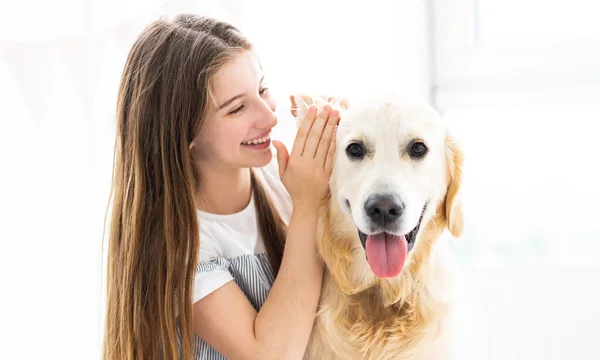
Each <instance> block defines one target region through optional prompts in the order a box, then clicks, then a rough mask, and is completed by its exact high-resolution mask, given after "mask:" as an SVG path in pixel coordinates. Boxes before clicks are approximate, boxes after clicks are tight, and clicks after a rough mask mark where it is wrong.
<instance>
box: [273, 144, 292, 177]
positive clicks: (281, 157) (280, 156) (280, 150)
mask: <svg viewBox="0 0 600 360" xmlns="http://www.w3.org/2000/svg"><path fill="white" fill-rule="evenodd" d="M273 146H275V149H277V164H278V165H279V178H280V179H281V178H282V177H283V172H284V171H285V169H286V167H287V162H288V159H289V158H290V155H289V154H288V151H287V148H286V147H285V145H283V143H282V142H281V141H279V140H273Z"/></svg>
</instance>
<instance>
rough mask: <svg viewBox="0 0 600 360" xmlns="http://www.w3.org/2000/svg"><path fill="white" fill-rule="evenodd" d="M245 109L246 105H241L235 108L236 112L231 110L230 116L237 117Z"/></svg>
mask: <svg viewBox="0 0 600 360" xmlns="http://www.w3.org/2000/svg"><path fill="white" fill-rule="evenodd" d="M243 109H244V105H240V106H238V107H237V108H235V109H234V110H231V111H230V112H229V115H235V114H237V113H239V112H240V111H242V110H243Z"/></svg>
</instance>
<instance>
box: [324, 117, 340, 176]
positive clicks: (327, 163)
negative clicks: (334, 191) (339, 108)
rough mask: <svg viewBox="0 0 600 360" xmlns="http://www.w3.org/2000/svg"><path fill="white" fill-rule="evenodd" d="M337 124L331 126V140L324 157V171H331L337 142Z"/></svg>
mask: <svg viewBox="0 0 600 360" xmlns="http://www.w3.org/2000/svg"><path fill="white" fill-rule="evenodd" d="M337 129H338V127H337V125H336V126H335V127H334V128H333V131H332V134H331V142H330V143H329V149H328V151H327V158H326V159H325V171H327V172H329V173H331V171H332V170H333V162H334V160H335V151H336V144H337Z"/></svg>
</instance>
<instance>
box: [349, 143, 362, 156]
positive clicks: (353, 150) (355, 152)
mask: <svg viewBox="0 0 600 360" xmlns="http://www.w3.org/2000/svg"><path fill="white" fill-rule="evenodd" d="M346 154H348V156H350V157H351V158H362V157H363V156H365V151H364V149H363V147H362V146H361V145H360V144H357V143H352V144H350V145H348V147H347V148H346Z"/></svg>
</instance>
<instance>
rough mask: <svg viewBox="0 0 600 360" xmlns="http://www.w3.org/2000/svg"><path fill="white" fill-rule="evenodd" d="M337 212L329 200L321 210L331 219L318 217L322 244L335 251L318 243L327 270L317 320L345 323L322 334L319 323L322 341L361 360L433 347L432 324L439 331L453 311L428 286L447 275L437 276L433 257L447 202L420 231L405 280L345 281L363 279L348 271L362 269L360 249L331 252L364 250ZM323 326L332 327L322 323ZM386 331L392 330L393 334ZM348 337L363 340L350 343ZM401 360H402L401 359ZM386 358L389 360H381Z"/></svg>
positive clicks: (317, 329)
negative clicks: (422, 343) (324, 338)
mask: <svg viewBox="0 0 600 360" xmlns="http://www.w3.org/2000/svg"><path fill="white" fill-rule="evenodd" d="M336 206H337V204H335V201H334V200H332V199H330V200H329V206H328V207H324V208H323V210H322V211H323V212H327V213H322V214H321V215H322V216H321V217H320V218H321V219H322V222H321V224H320V225H321V228H320V231H321V232H320V233H322V234H325V235H324V236H323V237H322V239H329V240H330V241H335V242H336V245H335V246H332V245H331V244H327V243H323V242H322V241H320V242H319V251H320V254H321V256H322V258H323V260H324V262H325V263H326V265H327V269H326V272H325V278H324V283H323V292H322V295H321V298H322V299H321V304H320V309H319V314H318V316H321V317H332V318H340V319H346V321H345V322H344V323H341V324H339V327H338V328H336V329H331V328H328V329H324V328H321V329H319V319H318V320H317V326H316V331H321V333H322V335H325V334H326V335H325V336H328V337H336V339H335V341H330V342H329V343H334V344H338V345H337V346H339V348H338V349H335V353H337V354H355V355H356V356H357V358H364V359H376V358H377V356H382V355H383V354H386V353H387V351H386V349H385V347H386V344H390V343H391V342H393V343H394V346H390V348H393V349H396V350H398V349H409V348H412V349H414V348H418V347H415V346H414V343H415V342H420V341H432V340H433V338H434V337H435V333H436V332H437V329H431V327H432V324H433V326H436V327H437V326H439V321H436V318H438V317H444V316H445V314H446V313H447V312H448V311H449V304H448V303H447V299H444V297H439V296H437V295H436V294H432V293H431V292H430V291H429V288H428V287H427V286H426V285H425V284H432V283H433V282H434V281H443V279H440V277H442V276H443V274H440V273H436V272H435V268H436V264H435V261H436V260H435V259H436V257H435V254H432V252H433V249H434V247H435V245H436V240H437V239H438V238H439V237H440V235H441V234H442V232H443V231H444V227H445V225H446V217H445V212H444V209H445V204H444V202H443V201H442V203H441V204H439V205H438V206H437V208H436V212H435V214H434V215H433V216H432V217H430V219H429V220H428V221H427V222H426V224H423V225H425V226H424V227H423V228H421V230H420V232H419V237H418V238H417V242H418V244H419V245H418V246H415V248H414V249H413V253H412V257H413V260H412V261H410V262H409V263H407V267H406V268H405V269H404V270H403V271H402V273H401V275H400V276H398V277H397V278H393V279H379V278H376V277H374V276H373V275H372V274H368V275H367V276H373V278H372V279H370V281H365V279H352V278H348V277H347V275H348V274H349V273H351V274H356V273H361V272H360V271H351V270H350V271H349V270H347V269H348V268H349V266H351V264H357V263H359V264H360V262H359V261H356V259H355V258H353V257H354V256H365V254H364V249H363V248H362V247H360V245H358V246H357V247H356V249H353V250H351V251H341V252H342V253H344V254H353V255H350V256H347V257H343V256H340V254H339V253H333V252H332V249H337V250H338V251H339V248H340V246H341V244H345V245H344V246H352V244H354V245H356V244H360V243H359V240H358V234H357V232H356V231H354V232H349V231H348V229H353V228H354V227H353V226H349V225H348V223H347V222H348V219H345V218H344V215H340V214H342V212H340V211H339V210H336ZM327 208H328V209H329V211H327V210H326V209H327ZM336 214H337V215H336ZM434 277H435V279H434ZM342 314H343V315H344V316H341V315H342ZM320 323H321V324H332V323H334V322H333V321H327V320H326V319H322V321H321V322H320ZM386 329H391V331H393V333H389V331H387V330H386ZM347 334H359V335H357V336H356V337H354V338H348V335H347ZM375 334H388V336H389V338H387V339H382V338H378V337H377V336H375ZM338 337H339V338H338ZM409 344H410V345H411V346H408V345H409ZM388 355H389V356H392V355H393V356H394V358H402V359H403V358H406V359H409V358H411V356H414V355H415V354H410V353H409V352H408V351H406V352H403V353H402V354H396V353H394V354H391V353H390V354H388ZM400 355H401V356H402V357H398V356H400ZM317 358H323V359H325V357H317ZM383 358H387V357H382V358H381V359H383Z"/></svg>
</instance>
